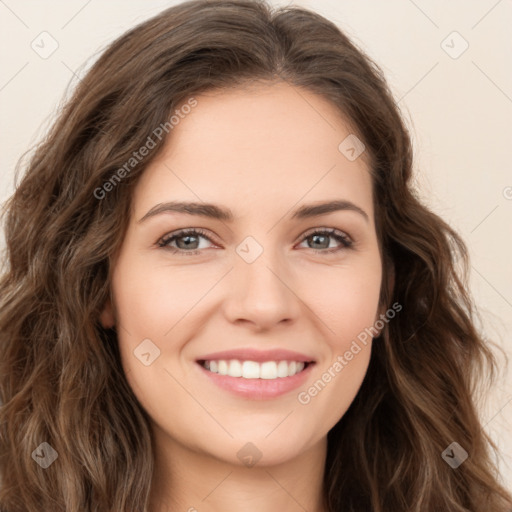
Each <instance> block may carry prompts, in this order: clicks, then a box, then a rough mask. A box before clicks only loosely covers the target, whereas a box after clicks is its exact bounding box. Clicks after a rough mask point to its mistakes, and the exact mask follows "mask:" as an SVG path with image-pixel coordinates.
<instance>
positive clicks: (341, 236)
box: [303, 228, 353, 254]
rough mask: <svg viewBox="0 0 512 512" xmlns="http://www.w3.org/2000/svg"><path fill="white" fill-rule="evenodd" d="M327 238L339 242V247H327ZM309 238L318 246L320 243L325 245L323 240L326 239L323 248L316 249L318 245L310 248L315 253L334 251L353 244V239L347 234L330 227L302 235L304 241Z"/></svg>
mask: <svg viewBox="0 0 512 512" xmlns="http://www.w3.org/2000/svg"><path fill="white" fill-rule="evenodd" d="M329 238H331V239H334V240H336V241H337V242H338V243H339V244H341V247H339V246H338V247H332V248H329V245H330V243H329ZM310 239H312V240H313V242H314V243H316V244H318V245H320V248H321V246H322V245H325V241H327V247H326V248H325V249H324V250H318V245H317V248H315V247H313V248H312V249H313V251H314V252H315V253H317V254H325V253H328V254H330V253H335V252H338V251H341V250H343V249H350V248H351V247H352V245H353V241H352V240H351V239H350V237H349V236H348V235H346V234H345V233H343V232H342V231H338V230H337V229H332V228H327V229H322V230H316V231H313V232H309V233H307V234H306V235H305V236H304V237H303V241H305V242H307V241H308V240H310Z"/></svg>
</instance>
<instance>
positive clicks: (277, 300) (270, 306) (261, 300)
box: [224, 249, 302, 330]
mask: <svg viewBox="0 0 512 512" xmlns="http://www.w3.org/2000/svg"><path fill="white" fill-rule="evenodd" d="M234 261H235V263H234V268H233V270H232V271H231V272H230V281H229V283H228V284H227V288H228V291H227V296H226V298H225V301H224V308H225V314H226V316H227V317H228V319H229V321H230V322H233V323H248V324H251V326H253V328H255V329H258V330H268V329H271V328H273V327H275V326H277V325H278V324H280V323H283V324H286V323H291V322H293V321H295V320H296V319H297V318H298V316H299V314H300V311H301V304H302V302H301V300H300V299H299V297H298V295H297V291H296V290H294V284H293V282H292V281H293V279H292V276H291V273H290V272H289V269H287V268H286V262H285V261H283V259H282V258H279V257H277V256H271V251H270V250H268V249H267V250H264V251H263V253H262V254H261V255H260V256H259V257H258V258H256V260H255V261H253V262H252V263H248V262H247V261H246V260H244V259H243V258H242V257H240V256H238V255H236V256H235V260H234Z"/></svg>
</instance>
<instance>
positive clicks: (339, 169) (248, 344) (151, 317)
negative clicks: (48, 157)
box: [101, 83, 382, 465]
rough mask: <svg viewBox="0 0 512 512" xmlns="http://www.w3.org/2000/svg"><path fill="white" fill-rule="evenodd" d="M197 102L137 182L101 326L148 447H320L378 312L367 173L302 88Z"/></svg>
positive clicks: (232, 456) (226, 451)
mask: <svg viewBox="0 0 512 512" xmlns="http://www.w3.org/2000/svg"><path fill="white" fill-rule="evenodd" d="M299 92H300V94H299ZM196 100H197V106H195V108H193V109H192V110H191V112H190V113H189V114H188V115H187V116H185V117H184V118H183V119H181V120H180V122H179V124H176V125H175V126H174V128H173V130H172V132H171V136H170V137H169V138H168V140H167V143H166V146H165V148H164V151H163V152H162V153H161V154H160V155H159V157H158V159H157V160H154V161H153V162H152V163H151V165H149V166H148V168H147V169H146V171H145V172H144V174H143V176H142V177H141V179H140V181H139V182H138V184H137V187H136V190H135V192H134V197H133V203H132V217H131V219H130V221H129V227H128V230H127V233H126V236H125V239H124V241H123V244H122V246H121V248H120V251H119V253H118V255H117V257H116V261H115V262H114V265H113V275H112V293H113V303H112V304H111V303H110V302H109V303H107V304H106V306H105V309H104V311H103V313H102V317H101V320H102V323H103V325H105V326H109V325H112V324H115V326H116V330H117V333H118V342H119V347H120V353H121V358H122V365H123V368H124V371H125V373H126V376H127V379H128V382H129V384H130V386H131V388H132V389H133V391H134V393H135V395H136V396H137V398H138V400H139V402H140V404H141V405H142V407H143V408H144V409H145V410H146V412H147V413H148V414H149V416H150V418H151V421H152V427H153V429H154V432H155V435H156V437H157V439H158V441H157V442H159V443H166V444H167V445H174V446H179V447H181V448H186V449H189V450H191V451H193V452H194V453H195V454H200V455H204V456H208V457H212V458H215V459H218V460H222V461H224V462H228V463H232V464H237V465H241V464H244V463H246V462H245V461H244V457H245V456H246V455H253V456H255V457H261V458H260V459H259V462H258V463H259V464H260V465H262V464H276V463H279V462H282V461H286V460H291V459H293V458H295V457H298V456H299V455H300V454H301V453H304V452H306V451H307V450H308V449H311V448H313V447H314V446H317V445H318V443H321V442H322V441H325V439H326V434H327V432H328V431H329V430H330V429H331V428H332V427H333V426H334V425H335V424H336V422H337V421H338V420H339V419H340V418H341V417H342V416H343V414H344V413H345V412H346V410H347V409H348V407H349V405H350V404H351V402H352V401H353V399H354V397H355V396H356V394H357V391H358V389H359V387H360V385H361V383H362V380H363V378H364V376H365V373H366V370H367V367H368V363H369V358H370V351H371V343H372V342H371V337H368V335H367V334H366V335H365V336H361V334H362V333H365V332H366V333H368V328H369V327H371V326H373V325H374V324H375V323H376V320H378V318H379V313H381V312H382V311H380V310H379V304H378V299H379V292H380V287H381V277H382V275H381V273H382V269H381V256H380V253H379V247H378V241H377V235H376V230H375V223H374V211H373V201H372V182H371V177H370V174H369V171H368V168H367V167H366V164H365V163H364V162H363V156H364V153H363V154H362V155H361V156H360V157H359V158H355V159H354V158H353V156H352V158H347V156H346V155H347V154H349V155H352V153H351V152H350V151H349V153H347V149H346V148H347V146H346V144H347V142H345V143H344V144H345V145H342V146H341V147H342V149H339V146H340V144H341V143H342V141H344V139H345V138H346V137H348V136H349V135H350V134H351V131H350V129H349V128H348V126H347V125H346V124H345V122H344V121H343V119H342V118H341V117H340V116H339V114H338V113H337V112H336V111H335V109H334V107H333V106H332V105H331V104H330V103H328V102H327V101H326V100H324V99H322V98H321V97H319V96H317V95H315V94H313V93H310V92H307V91H305V90H302V89H301V90H300V91H299V90H298V89H297V88H294V87H291V86H289V85H287V84H283V83H279V84H274V85H265V86H263V85H260V86H258V87H253V88H252V89H251V90H248V89H239V90H237V91H236V92H233V91H230V92H215V93H214V92H211V93H207V94H202V95H199V96H197V97H196ZM349 140H350V139H349ZM332 201H340V202H341V203H339V205H338V206H340V208H338V209H334V210H332V211H326V210H325V209H324V210H323V211H322V210H317V211H316V212H315V211H311V210H309V215H307V213H308V211H307V210H304V209H303V207H305V206H306V205H308V206H311V205H319V204H322V203H327V202H332ZM170 202H174V203H175V202H180V203H189V202H190V203H197V204H199V205H200V206H202V210H201V209H200V210H199V212H197V211H196V212H195V213H194V212H193V209H190V208H189V210H188V212H184V211H176V210H175V209H174V210H173V209H172V208H171V207H170V206H169V204H168V203H170ZM206 203H207V204H215V205H217V206H218V207H219V208H221V209H222V210H226V211H227V210H229V212H230V213H231V214H232V218H231V219H229V218H227V217H222V218H219V217H218V216H216V215H213V216H212V215H207V214H212V213H215V212H216V211H215V210H214V209H213V208H206V207H205V204H206ZM301 209H302V210H301ZM299 211H302V213H303V214H302V215H300V214H297V215H296V212H299ZM197 213H199V214H197ZM313 213H315V215H312V214H313ZM182 230H189V232H188V233H185V234H183V232H182ZM365 329H366V331H365ZM358 336H359V338H358ZM363 338H364V339H365V342H362V339H363ZM225 352H229V353H227V354H226V353H225ZM204 360H207V361H209V362H208V363H206V365H209V366H210V370H208V369H207V368H205V367H204V366H203V364H201V361H204ZM223 361H226V362H223ZM237 361H238V362H237ZM251 361H252V362H251ZM283 361H288V363H286V362H283ZM260 363H261V364H260ZM262 363H265V364H262ZM306 363H307V364H306ZM303 366H304V368H303V369H302V370H301V368H302V367H303ZM215 370H216V371H217V372H220V373H216V372H215ZM298 370H301V371H299V372H298V373H295V374H294V372H297V371H298ZM226 371H227V372H228V374H227V375H222V374H223V373H225V372H226ZM240 373H242V376H240ZM277 375H279V376H277ZM247 443H252V445H248V444H247ZM244 450H245V452H244Z"/></svg>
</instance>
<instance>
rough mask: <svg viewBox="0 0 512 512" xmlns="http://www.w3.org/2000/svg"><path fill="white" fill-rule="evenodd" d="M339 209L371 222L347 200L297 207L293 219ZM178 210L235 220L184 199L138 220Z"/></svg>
mask: <svg viewBox="0 0 512 512" xmlns="http://www.w3.org/2000/svg"><path fill="white" fill-rule="evenodd" d="M337 211H353V212H357V213H359V214H360V215H362V216H363V217H364V219H365V220H366V222H369V217H368V214H367V213H366V212H365V211H364V210H363V209H362V208H360V207H359V206H357V205H355V204H354V203H352V202H350V201H346V200H335V201H327V202H322V203H313V204H306V205H302V206H301V207H299V208H297V210H295V212H294V213H293V215H292V217H291V219H292V220H294V219H307V218H312V217H318V216H320V215H325V214H328V213H332V212H337ZM167 212H177V213H185V214H187V215H197V216H200V217H209V218H211V219H217V220H221V221H225V222H233V221H234V219H235V216H234V215H233V212H232V211H231V210H230V209H229V208H224V207H222V206H219V205H216V204H211V203H194V202H192V203H190V202H183V201H169V202H166V203H159V204H157V205H155V206H153V208H151V209H150V210H149V211H148V212H147V213H146V214H145V215H144V216H143V217H142V218H141V219H139V221H138V222H143V221H144V220H146V219H148V218H150V217H154V216H155V215H159V214H161V213H167Z"/></svg>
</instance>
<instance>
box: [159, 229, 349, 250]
mask: <svg viewBox="0 0 512 512" xmlns="http://www.w3.org/2000/svg"><path fill="white" fill-rule="evenodd" d="M188 235H201V236H202V237H204V238H206V239H207V240H208V241H210V242H212V243H215V242H213V240H212V239H211V238H210V237H209V236H208V235H207V233H206V231H204V230H202V229H200V228H191V229H182V230H180V231H177V232H175V233H172V234H170V236H169V235H165V236H164V237H162V238H161V239H160V240H159V241H158V242H157V245H158V247H163V248H165V249H167V250H169V251H171V253H173V254H181V255H183V256H185V255H187V256H195V255H198V254H199V253H200V252H201V251H202V249H194V250H191V251H185V250H183V249H178V248H175V247H170V246H169V244H170V243H171V242H173V241H174V240H176V239H177V238H181V237H184V236H188ZM313 235H329V236H331V237H332V238H334V239H335V240H337V241H338V242H340V243H341V244H342V247H336V248H332V249H311V250H312V251H313V252H314V253H315V254H324V255H325V254H326V253H327V254H333V253H336V252H338V251H341V250H343V249H351V248H352V246H353V241H352V240H351V239H350V238H349V237H348V236H347V235H346V234H344V233H343V232H342V231H338V230H337V229H332V228H327V229H319V230H316V231H311V232H309V233H306V234H305V235H304V236H303V237H302V239H301V243H302V242H303V241H304V240H307V239H308V238H310V237H312V236H313Z"/></svg>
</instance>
